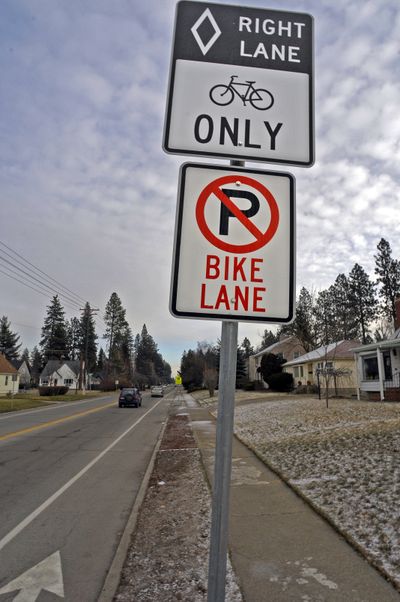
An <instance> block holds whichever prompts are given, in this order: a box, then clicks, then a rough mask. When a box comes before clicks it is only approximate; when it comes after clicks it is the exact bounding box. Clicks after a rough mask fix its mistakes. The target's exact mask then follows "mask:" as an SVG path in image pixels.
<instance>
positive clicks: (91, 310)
mask: <svg viewBox="0 0 400 602" xmlns="http://www.w3.org/2000/svg"><path fill="white" fill-rule="evenodd" d="M79 311H81V312H82V319H84V318H86V324H85V335H84V336H85V339H84V342H85V345H84V352H83V353H82V351H81V355H80V376H79V388H80V389H83V388H84V389H86V388H87V376H88V368H87V367H88V345H89V319H90V317H91V316H95V315H96V314H97V312H98V311H100V310H99V309H98V308H95V307H90V303H89V302H87V303H86V305H85V307H84V308H80V310H79Z"/></svg>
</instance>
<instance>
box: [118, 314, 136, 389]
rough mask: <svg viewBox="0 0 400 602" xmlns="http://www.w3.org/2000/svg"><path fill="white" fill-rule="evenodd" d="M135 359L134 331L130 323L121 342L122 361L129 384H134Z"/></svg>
mask: <svg viewBox="0 0 400 602" xmlns="http://www.w3.org/2000/svg"><path fill="white" fill-rule="evenodd" d="M133 358H134V343H133V335H132V330H131V329H130V326H129V324H128V323H126V325H125V328H124V330H123V332H122V340H121V359H122V363H123V366H124V372H125V374H126V377H127V379H128V381H129V382H131V383H132V384H133Z"/></svg>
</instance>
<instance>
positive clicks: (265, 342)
mask: <svg viewBox="0 0 400 602" xmlns="http://www.w3.org/2000/svg"><path fill="white" fill-rule="evenodd" d="M278 341H279V336H278V335H277V334H274V333H273V332H272V330H264V334H263V337H262V340H261V343H260V345H259V347H258V350H259V351H261V350H262V349H266V348H267V347H270V346H271V345H273V344H274V343H277V342H278Z"/></svg>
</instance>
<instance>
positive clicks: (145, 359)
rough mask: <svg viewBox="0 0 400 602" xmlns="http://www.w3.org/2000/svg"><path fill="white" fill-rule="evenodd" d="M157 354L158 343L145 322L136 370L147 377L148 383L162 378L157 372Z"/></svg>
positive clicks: (138, 349) (137, 354)
mask: <svg viewBox="0 0 400 602" xmlns="http://www.w3.org/2000/svg"><path fill="white" fill-rule="evenodd" d="M157 355H158V348H157V345H156V343H155V342H154V339H153V337H152V336H151V335H150V334H149V332H148V330H147V327H146V324H143V327H142V331H141V333H140V341H139V343H138V345H137V352H136V371H137V372H139V374H141V375H142V376H144V377H145V379H146V381H147V383H148V384H155V382H156V381H157V380H160V375H159V374H157V372H156V365H157V366H159V361H158V358H157ZM157 377H158V378H157Z"/></svg>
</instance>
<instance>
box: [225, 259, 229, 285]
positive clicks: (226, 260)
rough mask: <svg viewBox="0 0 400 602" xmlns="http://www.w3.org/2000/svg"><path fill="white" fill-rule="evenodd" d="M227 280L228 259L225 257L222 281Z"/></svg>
mask: <svg viewBox="0 0 400 602" xmlns="http://www.w3.org/2000/svg"><path fill="white" fill-rule="evenodd" d="M228 278H229V257H225V270H224V280H228Z"/></svg>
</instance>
